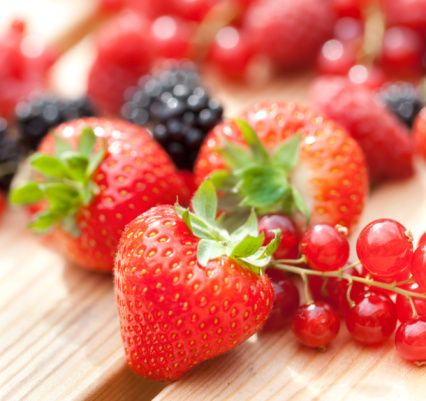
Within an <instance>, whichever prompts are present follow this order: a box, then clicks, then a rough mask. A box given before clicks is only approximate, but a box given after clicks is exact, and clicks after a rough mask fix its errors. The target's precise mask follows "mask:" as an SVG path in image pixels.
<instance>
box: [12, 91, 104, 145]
mask: <svg viewBox="0 0 426 401" xmlns="http://www.w3.org/2000/svg"><path fill="white" fill-rule="evenodd" d="M94 115H96V113H95V111H94V109H93V107H92V105H91V103H90V102H89V101H88V100H87V99H85V98H80V99H72V100H63V99H59V98H58V97H56V96H54V95H52V94H49V93H44V94H41V95H40V96H33V97H30V98H29V99H28V100H26V101H22V102H20V103H18V104H17V106H16V110H15V120H16V123H17V125H18V130H19V135H20V142H21V144H22V145H23V147H24V148H25V149H26V150H28V151H33V150H36V149H37V147H38V145H39V144H40V142H41V140H42V139H43V138H44V137H45V136H46V134H47V133H48V131H49V130H50V129H51V128H53V127H55V126H56V125H58V124H60V123H63V122H65V121H70V120H74V119H76V118H80V117H90V116H94Z"/></svg>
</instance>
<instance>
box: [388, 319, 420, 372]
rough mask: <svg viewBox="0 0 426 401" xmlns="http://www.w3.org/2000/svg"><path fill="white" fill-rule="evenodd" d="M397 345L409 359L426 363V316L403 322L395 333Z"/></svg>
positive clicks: (400, 352) (398, 349) (404, 356)
mask: <svg viewBox="0 0 426 401" xmlns="http://www.w3.org/2000/svg"><path fill="white" fill-rule="evenodd" d="M395 347H396V350H397V351H398V353H399V354H400V355H401V356H402V357H403V358H404V359H405V360H407V361H409V362H414V363H416V364H418V365H424V364H425V363H426V317H420V318H418V319H411V320H408V321H407V322H405V323H402V324H401V325H400V326H399V327H398V330H397V331H396V333H395Z"/></svg>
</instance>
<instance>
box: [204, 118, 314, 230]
mask: <svg viewBox="0 0 426 401" xmlns="http://www.w3.org/2000/svg"><path fill="white" fill-rule="evenodd" d="M234 121H235V122H236V123H237V124H238V126H239V128H240V131H241V134H242V136H243V138H244V141H245V142H246V144H247V145H248V148H247V147H246V146H241V145H237V144H235V143H232V142H230V141H227V140H226V139H225V138H223V137H222V138H221V140H222V143H223V147H218V148H216V149H215V150H216V151H217V152H218V153H219V154H220V155H221V156H222V158H223V159H224V161H225V163H226V165H227V166H228V168H229V170H219V171H215V172H214V173H213V174H212V175H211V177H210V178H211V179H212V181H213V183H214V184H215V186H216V188H217V190H218V191H219V192H221V194H223V196H221V197H220V199H219V201H220V210H224V211H228V212H231V211H232V212H235V210H239V211H240V212H241V211H244V210H245V211H246V212H247V211H248V210H250V208H255V210H256V212H257V214H259V215H263V214H266V213H272V212H282V213H285V214H287V215H292V214H294V213H295V212H299V213H302V214H303V215H304V216H305V218H306V222H307V223H306V224H308V223H309V217H310V213H309V209H308V207H307V206H306V204H305V202H304V201H303V199H302V197H301V195H300V193H299V192H298V191H297V189H296V188H295V187H294V186H292V185H291V182H290V180H289V175H290V173H291V171H292V170H293V169H294V168H295V167H296V165H297V163H298V160H299V153H300V142H301V137H302V134H301V133H300V132H297V133H296V134H295V135H293V136H291V137H290V138H288V139H286V140H285V141H283V142H282V143H280V144H279V145H278V146H277V147H276V148H275V149H274V150H273V152H272V153H271V154H270V153H268V151H267V150H266V148H265V147H264V145H263V144H262V142H261V141H260V140H259V138H258V136H257V134H256V132H255V131H254V130H253V128H252V127H251V126H250V125H249V124H248V123H246V122H245V121H243V120H240V119H234Z"/></svg>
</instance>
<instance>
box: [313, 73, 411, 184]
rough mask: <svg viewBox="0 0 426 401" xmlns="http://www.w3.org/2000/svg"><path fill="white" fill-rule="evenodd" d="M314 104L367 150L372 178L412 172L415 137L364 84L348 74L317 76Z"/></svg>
mask: <svg viewBox="0 0 426 401" xmlns="http://www.w3.org/2000/svg"><path fill="white" fill-rule="evenodd" d="M310 98H311V102H312V104H313V107H315V109H317V110H318V111H319V112H321V113H323V114H325V115H326V116H328V117H329V118H331V119H333V120H335V121H336V122H337V123H339V124H341V125H342V126H343V127H345V128H346V130H347V131H348V132H349V133H350V134H351V135H352V137H353V138H354V139H355V140H356V141H357V142H358V144H359V145H360V146H361V148H362V150H363V151H364V154H365V157H366V160H367V164H368V168H369V173H370V178H371V180H372V181H382V180H386V179H404V178H408V177H410V176H412V175H413V173H414V170H413V163H412V159H413V150H414V146H413V140H412V137H411V135H410V134H409V131H408V129H407V128H406V127H405V126H404V125H403V124H402V123H401V122H400V121H398V119H397V118H396V117H395V116H394V115H393V114H392V113H391V111H389V110H388V109H387V108H386V106H385V105H384V104H383V103H380V101H379V100H378V99H377V98H376V97H375V95H374V92H372V91H371V90H369V89H368V88H366V87H365V86H363V85H357V84H354V83H352V82H351V81H350V80H349V79H347V78H345V77H333V76H325V77H320V78H317V79H316V80H315V81H314V83H313V84H312V87H311V93H310Z"/></svg>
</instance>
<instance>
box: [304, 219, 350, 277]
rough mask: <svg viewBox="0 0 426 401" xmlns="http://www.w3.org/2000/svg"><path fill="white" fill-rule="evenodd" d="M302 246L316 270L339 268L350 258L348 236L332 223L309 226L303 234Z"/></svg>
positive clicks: (309, 262)
mask: <svg viewBox="0 0 426 401" xmlns="http://www.w3.org/2000/svg"><path fill="white" fill-rule="evenodd" d="M300 247H301V250H302V253H303V255H305V257H306V260H307V262H308V264H309V265H310V266H311V267H312V268H313V269H314V270H319V271H332V270H337V269H339V268H341V267H343V266H344V265H345V263H346V262H347V261H348V258H349V243H348V240H347V238H346V236H345V235H344V234H342V233H341V232H340V231H338V230H337V229H336V228H334V227H333V226H331V225H330V224H316V225H315V226H312V227H310V228H308V229H307V230H306V231H305V232H304V233H303V235H302V240H301V241H300Z"/></svg>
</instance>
